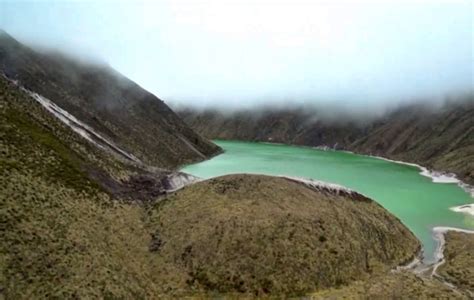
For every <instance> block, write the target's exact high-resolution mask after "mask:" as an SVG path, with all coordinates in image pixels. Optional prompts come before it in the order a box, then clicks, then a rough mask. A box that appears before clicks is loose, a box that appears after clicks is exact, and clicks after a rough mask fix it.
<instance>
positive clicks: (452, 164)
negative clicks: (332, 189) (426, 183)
mask: <svg viewBox="0 0 474 300" xmlns="http://www.w3.org/2000/svg"><path fill="white" fill-rule="evenodd" d="M178 114H179V115H180V116H181V117H182V118H183V120H184V121H185V122H187V123H188V125H189V126H191V127H192V128H193V129H195V130H196V131H197V132H199V133H200V134H202V135H203V136H205V137H207V138H209V139H224V140H245V141H260V142H275V143H284V144H293V145H301V146H310V147H321V148H330V149H335V150H346V151H352V152H355V153H359V154H366V155H373V156H380V157H385V158H389V159H393V160H399V161H406V162H411V163H417V164H420V165H422V166H425V167H427V168H429V169H433V170H436V171H444V172H448V173H454V174H456V175H457V176H458V177H459V178H460V179H461V180H463V181H465V182H466V183H468V184H474V98H468V99H467V100H466V101H458V102H451V103H449V104H447V105H445V106H444V107H441V108H438V109H434V110H432V109H430V108H429V107H428V108H427V107H426V106H425V105H415V106H413V105H412V106H406V107H401V108H399V109H398V110H395V111H393V112H391V113H389V114H387V115H385V116H384V117H382V118H379V119H377V120H374V121H372V122H369V123H367V124H360V123H357V122H355V121H351V120H341V122H324V121H321V120H317V119H315V118H314V117H313V115H312V112H311V111H308V110H305V109H300V108H288V109H277V110H269V111H263V112H262V111H252V110H245V111H237V112H233V113H222V112H219V111H217V110H207V111H206V110H204V111H199V110H193V109H192V108H191V109H190V108H188V109H183V110H181V111H178Z"/></svg>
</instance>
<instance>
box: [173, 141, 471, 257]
mask: <svg viewBox="0 0 474 300" xmlns="http://www.w3.org/2000/svg"><path fill="white" fill-rule="evenodd" d="M214 142H215V143H216V144H218V145H219V146H221V147H222V148H223V149H224V151H225V152H224V153H223V154H221V155H218V156H216V157H214V158H212V159H210V160H207V161H204V162H201V163H197V164H193V165H188V166H186V167H184V168H183V169H182V171H184V172H187V173H190V174H193V175H195V176H198V177H201V178H210V177H215V176H219V175H225V174H232V173H256V174H268V175H287V176H297V177H303V178H312V179H317V180H322V181H326V182H331V183H337V184H340V185H343V186H346V187H349V188H351V189H354V190H356V191H358V192H360V193H362V194H364V195H366V196H369V197H370V198H372V199H374V200H376V201H377V202H378V203H380V204H381V205H382V206H384V207H385V208H386V209H388V210H389V211H390V212H392V213H393V214H394V215H396V216H397V217H398V218H399V219H400V220H401V221H402V222H403V223H404V224H405V225H407V226H408V227H409V228H410V229H411V230H412V231H413V232H414V233H415V234H416V235H417V236H418V238H419V239H420V240H421V241H422V243H423V246H424V250H425V254H424V256H425V261H426V262H431V261H432V260H433V252H434V248H435V246H436V244H435V241H434V240H433V232H432V228H433V227H435V226H449V227H459V228H464V229H474V217H473V216H471V215H467V214H463V213H458V212H454V211H451V210H450V208H451V207H455V206H459V205H463V204H468V203H472V202H473V199H472V198H471V196H470V195H469V194H468V193H467V192H465V191H464V190H463V189H462V188H460V187H459V186H458V185H457V184H455V183H434V182H432V180H431V179H430V178H429V177H425V176H422V175H420V174H419V173H420V170H419V168H417V167H415V166H409V165H403V164H398V163H394V162H390V161H386V160H382V159H377V158H373V157H368V156H362V155H357V154H352V153H347V152H340V151H323V150H316V149H312V148H305V147H297V146H287V145H276V144H266V143H250V142H236V141H214Z"/></svg>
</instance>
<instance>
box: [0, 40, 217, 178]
mask: <svg viewBox="0 0 474 300" xmlns="http://www.w3.org/2000/svg"><path fill="white" fill-rule="evenodd" d="M0 73H3V74H4V75H5V76H6V77H7V78H8V79H9V80H12V81H15V82H16V83H17V84H18V85H19V86H22V87H24V88H26V89H28V90H30V91H32V92H35V93H37V94H39V95H41V96H42V97H45V98H46V99H49V100H50V101H52V102H53V103H55V104H56V105H57V106H59V107H60V108H61V109H63V110H65V111H67V112H69V113H71V114H72V115H73V116H74V117H75V118H77V119H79V120H80V121H82V122H83V123H85V124H87V125H88V126H90V127H91V128H93V129H94V130H95V131H96V132H98V133H99V134H100V135H102V136H104V137H106V138H107V139H109V140H111V141H113V142H114V143H115V144H117V145H118V146H119V147H121V148H122V149H124V150H125V151H127V152H130V153H133V154H134V155H135V156H136V157H137V158H138V159H139V160H141V161H142V162H144V163H146V164H149V165H153V166H157V167H162V168H168V169H172V168H176V167H177V166H179V165H181V164H184V163H189V162H193V161H198V160H202V159H205V158H207V157H209V156H212V155H214V154H216V153H218V152H219V148H218V147H217V146H216V145H214V144H212V143H211V142H209V141H207V140H205V139H203V138H201V137H200V136H199V135H198V134H196V133H195V132H194V131H193V130H191V129H190V128H189V127H188V126H187V125H186V124H184V123H183V122H182V121H181V120H180V118H179V117H177V116H176V114H175V113H174V112H173V111H172V110H171V109H170V108H169V107H168V106H167V105H166V104H165V103H164V102H163V101H161V100H160V99H158V98H157V97H155V96H154V95H152V94H150V93H149V92H147V91H146V90H144V89H142V88H141V87H140V86H138V85H137V84H135V83H134V82H132V81H131V80H129V79H127V78H126V77H124V76H122V75H121V74H119V73H118V72H116V71H115V70H113V69H111V68H110V67H108V66H105V65H98V64H91V63H81V62H78V61H77V60H73V59H70V58H67V57H65V56H62V55H58V54H57V53H56V54H47V53H46V54H45V53H40V52H36V51H34V50H32V49H30V48H28V47H26V46H24V45H22V44H21V43H19V42H17V41H16V40H14V39H13V38H12V37H11V36H9V35H8V34H6V33H5V32H2V31H0Z"/></svg>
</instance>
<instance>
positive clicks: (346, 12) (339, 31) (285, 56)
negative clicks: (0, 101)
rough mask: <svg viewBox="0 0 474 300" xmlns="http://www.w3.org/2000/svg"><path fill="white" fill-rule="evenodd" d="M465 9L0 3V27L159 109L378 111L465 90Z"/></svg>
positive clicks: (432, 5) (205, 1)
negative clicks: (130, 85) (129, 87)
mask: <svg viewBox="0 0 474 300" xmlns="http://www.w3.org/2000/svg"><path fill="white" fill-rule="evenodd" d="M473 14H474V12H473V1H470V0H468V1H456V0H452V1H421V0H419V1H380V0H379V1H347V0H346V1H342V0H339V1H338V0H333V1H316V0H313V1H298V0H287V1H283V0H281V1H278V0H274V1H266V0H249V1H226V0H216V1H212V0H202V1H184V0H170V1H153V2H116V1H97V2H91V1H87V2H70V1H61V2H60V1H21V0H16V1H9V0H0V28H3V29H4V30H6V31H7V32H9V33H10V34H11V35H13V36H14V37H16V38H17V39H19V40H20V41H22V42H25V43H28V44H35V45H41V46H43V47H48V48H59V49H61V50H64V51H68V52H72V53H74V54H76V55H80V56H81V57H87V58H94V59H99V60H103V61H105V62H107V63H108V64H110V65H111V66H112V67H114V68H115V69H117V70H118V71H120V72H121V73H123V74H124V75H126V76H128V77H129V78H131V79H132V80H134V81H136V82H137V83H138V84H140V85H141V86H143V87H144V88H146V89H148V90H149V91H151V92H153V93H154V94H156V95H157V96H158V97H160V98H162V99H164V100H165V101H166V102H168V103H170V102H171V103H181V104H183V103H184V104H191V103H192V104H195V105H218V106H220V107H243V106H248V105H251V104H262V103H275V102H279V103H282V102H283V103H295V102H298V103H319V104H321V103H338V105H345V106H347V107H359V108H363V107H366V106H368V105H375V106H377V105H378V106H385V105H386V104H387V103H390V104H393V103H396V102H399V101H406V100H410V99H413V98H425V99H431V100H430V101H434V100H433V99H440V98H443V97H445V96H446V95H450V94H451V95H452V94H457V93H462V92H468V91H472V89H473V69H474V59H473V49H474V35H473V31H474V20H473Z"/></svg>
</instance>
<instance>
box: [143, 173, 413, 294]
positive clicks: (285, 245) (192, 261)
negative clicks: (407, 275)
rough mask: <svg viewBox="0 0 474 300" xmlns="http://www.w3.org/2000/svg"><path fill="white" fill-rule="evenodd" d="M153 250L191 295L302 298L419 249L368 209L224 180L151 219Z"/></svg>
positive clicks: (171, 201)
mask: <svg viewBox="0 0 474 300" xmlns="http://www.w3.org/2000/svg"><path fill="white" fill-rule="evenodd" d="M150 226H152V227H153V228H155V234H154V237H155V242H156V248H155V251H156V253H157V254H158V255H160V256H162V257H163V258H165V259H166V260H167V261H172V262H173V263H175V264H176V265H178V266H180V267H181V269H182V270H183V273H184V274H186V282H187V283H188V284H189V285H190V286H191V287H193V288H196V289H198V290H211V291H215V292H219V293H244V294H250V295H265V294H275V295H281V294H286V295H301V294H304V293H306V292H310V291H314V290H319V289H324V288H328V287H334V286H340V285H344V284H347V283H350V282H352V281H355V280H358V279H363V278H368V277H370V276H371V275H372V274H376V273H380V272H383V271H387V270H389V269H390V268H392V267H395V266H397V265H399V264H402V263H405V262H408V261H409V260H411V259H412V258H413V256H414V255H415V254H416V253H417V251H418V250H419V247H420V245H419V242H418V241H417V239H416V238H415V237H414V236H413V234H412V233H411V232H410V231H409V230H407V228H406V227H405V226H403V225H402V224H401V222H400V221H399V220H398V219H396V218H395V217H394V216H392V215H391V214H390V213H388V212H387V211H386V210H385V209H383V208H382V207H381V206H380V205H378V204H377V203H376V202H374V201H372V200H370V199H368V198H366V197H364V196H362V195H359V194H357V193H355V192H354V193H352V194H350V193H344V192H339V193H338V192H335V191H330V190H326V189H324V188H322V189H315V188H311V187H308V186H305V185H304V184H302V183H299V182H295V181H290V180H288V179H284V178H274V177H269V176H258V175H229V176H224V177H219V178H215V179H211V180H208V181H205V182H202V183H199V184H194V185H191V186H189V187H187V188H185V189H183V190H181V191H179V192H177V193H176V194H174V195H173V196H171V197H169V198H168V199H166V200H165V201H163V202H160V203H159V204H157V205H156V206H155V207H154V209H153V210H152V212H151V217H150Z"/></svg>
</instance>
